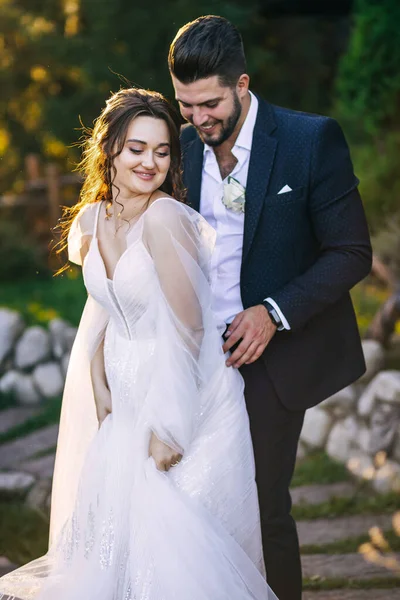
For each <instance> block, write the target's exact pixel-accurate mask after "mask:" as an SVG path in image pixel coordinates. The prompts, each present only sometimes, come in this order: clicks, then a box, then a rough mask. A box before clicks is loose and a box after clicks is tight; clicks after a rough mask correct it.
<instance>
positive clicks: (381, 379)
mask: <svg viewBox="0 0 400 600" xmlns="http://www.w3.org/2000/svg"><path fill="white" fill-rule="evenodd" d="M377 401H382V402H391V403H400V371H382V372H381V373H379V374H378V375H377V376H376V377H375V378H374V379H373V380H372V381H371V383H370V384H369V385H368V386H367V388H366V389H365V391H364V393H363V394H362V396H361V398H360V399H359V401H358V414H359V415H360V416H362V417H368V416H369V415H370V414H371V413H372V411H373V410H374V408H375V404H376V402H377Z"/></svg>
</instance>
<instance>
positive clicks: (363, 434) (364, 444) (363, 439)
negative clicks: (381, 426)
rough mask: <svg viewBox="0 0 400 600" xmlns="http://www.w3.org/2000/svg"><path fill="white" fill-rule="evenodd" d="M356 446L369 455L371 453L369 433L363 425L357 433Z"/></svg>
mask: <svg viewBox="0 0 400 600" xmlns="http://www.w3.org/2000/svg"><path fill="white" fill-rule="evenodd" d="M357 444H358V446H359V447H360V448H361V450H362V451H363V452H365V453H366V454H369V453H370V451H371V431H370V429H368V427H365V425H362V426H361V427H360V430H359V432H358V438H357Z"/></svg>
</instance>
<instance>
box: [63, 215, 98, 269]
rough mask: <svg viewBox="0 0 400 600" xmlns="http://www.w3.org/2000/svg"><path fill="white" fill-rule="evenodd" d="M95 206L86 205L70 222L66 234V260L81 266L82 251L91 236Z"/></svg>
mask: <svg viewBox="0 0 400 600" xmlns="http://www.w3.org/2000/svg"><path fill="white" fill-rule="evenodd" d="M96 206H97V203H96V204H86V205H85V206H83V207H82V208H81V210H80V211H79V213H78V214H77V215H76V217H75V219H74V220H73V221H72V225H71V229H70V230H69V234H68V260H69V261H70V262H73V263H75V264H76V265H82V250H83V248H84V246H85V244H86V243H87V242H89V241H90V239H91V238H92V236H93V231H94V224H95V218H96V217H95V216H96V212H97V211H96V209H95V207H96Z"/></svg>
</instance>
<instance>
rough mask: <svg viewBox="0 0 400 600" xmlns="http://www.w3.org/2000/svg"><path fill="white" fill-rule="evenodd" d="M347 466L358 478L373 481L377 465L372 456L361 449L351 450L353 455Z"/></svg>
mask: <svg viewBox="0 0 400 600" xmlns="http://www.w3.org/2000/svg"><path fill="white" fill-rule="evenodd" d="M346 464H347V468H348V469H349V471H350V472H351V473H353V475H355V476H356V477H358V479H365V480H367V481H372V480H373V478H374V477H375V467H374V463H373V460H372V458H371V457H370V456H368V455H367V454H365V453H364V452H360V451H351V456H350V457H349V459H348V460H347V462H346Z"/></svg>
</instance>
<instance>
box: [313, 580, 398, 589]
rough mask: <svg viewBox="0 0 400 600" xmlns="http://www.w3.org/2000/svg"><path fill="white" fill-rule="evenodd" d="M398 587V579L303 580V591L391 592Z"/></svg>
mask: <svg viewBox="0 0 400 600" xmlns="http://www.w3.org/2000/svg"><path fill="white" fill-rule="evenodd" d="M399 587H400V577H379V578H378V577H376V578H373V579H348V578H345V577H343V578H342V577H340V578H339V577H338V578H329V579H325V578H315V579H314V578H312V579H304V580H303V590H313V591H323V590H326V591H327V590H393V589H395V588H399Z"/></svg>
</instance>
